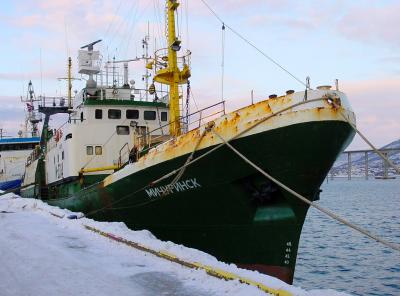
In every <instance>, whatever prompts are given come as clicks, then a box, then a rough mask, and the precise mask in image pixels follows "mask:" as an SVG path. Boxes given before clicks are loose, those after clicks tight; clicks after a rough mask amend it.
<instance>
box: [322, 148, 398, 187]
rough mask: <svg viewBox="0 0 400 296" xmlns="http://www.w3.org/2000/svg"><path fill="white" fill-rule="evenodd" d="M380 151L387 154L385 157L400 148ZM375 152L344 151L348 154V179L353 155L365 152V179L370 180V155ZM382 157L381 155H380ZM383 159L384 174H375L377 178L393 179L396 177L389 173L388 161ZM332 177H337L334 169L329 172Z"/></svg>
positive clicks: (350, 175) (350, 174)
mask: <svg viewBox="0 0 400 296" xmlns="http://www.w3.org/2000/svg"><path fill="white" fill-rule="evenodd" d="M379 151H380V152H381V153H382V154H383V155H385V157H389V156H390V154H393V153H397V152H400V148H387V149H379ZM371 153H372V154H375V155H376V152H375V151H374V150H351V151H344V152H343V154H347V179H348V180H351V177H352V155H354V154H364V176H365V179H367V180H368V178H369V177H370V176H369V174H368V172H369V158H370V155H371ZM379 157H380V156H379ZM381 161H382V167H383V169H382V170H383V172H382V176H374V177H375V178H377V179H393V178H395V177H394V176H390V175H389V174H388V173H389V165H388V163H387V162H386V161H384V160H383V159H381ZM328 176H330V177H331V178H334V177H335V174H334V172H333V170H331V171H330V172H329V175H328Z"/></svg>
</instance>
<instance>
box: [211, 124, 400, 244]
mask: <svg viewBox="0 0 400 296" xmlns="http://www.w3.org/2000/svg"><path fill="white" fill-rule="evenodd" d="M212 132H213V133H214V134H215V135H216V136H217V137H218V138H219V139H220V140H221V141H222V142H223V143H224V144H225V145H227V146H228V147H229V148H230V149H231V150H232V151H233V152H235V153H236V154H237V155H238V156H239V157H240V158H241V159H243V160H244V161H245V162H246V163H247V164H249V165H250V166H252V167H253V168H254V169H256V170H257V171H258V172H260V173H261V174H262V175H264V177H266V178H268V179H269V180H271V181H272V182H274V183H275V184H277V185H279V186H280V187H281V188H283V189H284V190H286V191H287V192H289V193H291V194H292V195H294V196H295V197H297V198H298V199H300V200H301V201H302V202H304V203H306V204H308V205H309V206H311V207H313V208H316V209H317V210H319V211H320V212H322V213H324V214H325V215H327V216H329V217H331V218H332V219H334V220H336V221H338V222H340V223H342V224H344V225H346V226H348V227H350V228H352V229H354V230H356V231H358V232H360V233H362V234H364V235H365V236H367V237H369V238H372V239H373V240H375V241H377V242H380V243H381V244H383V245H385V246H387V247H389V248H391V249H393V250H395V251H400V245H398V244H395V243H392V242H389V241H386V240H385V239H383V238H381V237H379V236H376V235H374V234H372V233H370V232H369V231H367V230H365V229H363V228H362V227H360V226H358V225H356V224H353V223H351V222H349V221H347V220H345V219H344V218H342V217H340V216H338V215H336V214H335V213H333V212H332V211H330V210H328V209H326V208H324V207H322V206H320V205H319V204H316V203H314V202H312V201H310V200H309V199H307V198H306V197H304V196H303V195H301V194H299V193H297V192H296V191H294V190H293V189H291V188H290V187H288V186H286V185H285V184H283V183H282V182H280V181H279V180H277V179H275V178H274V177H272V176H271V175H270V174H268V173H267V172H265V171H264V170H263V169H262V168H260V167H259V166H257V165H256V164H255V163H254V162H252V161H251V160H250V159H248V158H247V157H246V156H244V155H243V154H242V153H240V152H239V151H238V150H237V149H236V148H235V147H233V146H232V145H231V144H230V143H229V141H226V140H225V139H224V138H223V137H222V136H221V135H220V134H219V133H217V132H216V131H215V130H214V129H212Z"/></svg>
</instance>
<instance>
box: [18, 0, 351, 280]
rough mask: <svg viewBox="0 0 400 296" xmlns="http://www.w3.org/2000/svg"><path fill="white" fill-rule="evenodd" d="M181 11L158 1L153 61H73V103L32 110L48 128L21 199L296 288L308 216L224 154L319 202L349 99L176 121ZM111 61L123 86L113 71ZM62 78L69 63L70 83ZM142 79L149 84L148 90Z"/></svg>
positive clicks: (304, 94) (184, 72)
mask: <svg viewBox="0 0 400 296" xmlns="http://www.w3.org/2000/svg"><path fill="white" fill-rule="evenodd" d="M178 6H179V3H178V1H176V0H167V1H166V14H167V31H168V34H167V44H168V47H167V48H164V49H160V50H157V51H156V52H155V53H154V56H153V57H149V56H148V55H143V56H142V57H141V58H134V59H131V60H129V61H128V60H126V61H116V60H115V59H114V60H113V61H108V62H107V63H106V64H105V68H106V69H105V73H104V71H102V70H101V69H100V62H99V57H100V53H99V51H97V50H95V48H94V47H95V45H96V44H97V43H98V42H100V40H98V41H96V42H92V43H90V44H88V45H86V46H83V47H82V48H81V49H80V50H79V53H78V63H79V73H81V74H83V75H87V76H88V79H87V83H86V87H85V88H84V89H82V91H81V92H79V93H78V94H76V95H75V97H74V99H73V100H72V98H71V85H70V83H69V96H68V104H67V105H66V106H59V104H53V105H50V106H48V105H45V104H44V103H42V105H41V106H39V111H40V112H42V113H43V114H44V117H45V118H44V123H43V130H42V135H41V140H40V151H39V153H35V155H32V157H31V160H30V161H29V162H28V164H27V166H26V172H25V176H24V180H23V189H22V190H21V191H22V196H24V197H32V198H39V199H42V200H43V201H45V202H47V203H48V204H50V205H53V206H58V207H61V208H67V209H70V210H72V211H76V212H83V213H85V215H86V216H87V217H90V218H93V219H96V220H101V221H120V222H124V223H125V224H126V225H127V226H128V227H130V228H131V229H134V230H141V229H147V230H149V231H151V232H152V233H153V234H154V235H155V236H156V237H157V238H159V239H162V240H169V241H173V242H174V243H178V244H183V245H185V246H188V247H193V248H196V249H199V250H202V251H205V252H207V253H209V254H211V255H213V256H215V257H216V258H218V259H219V260H222V261H225V262H229V263H234V264H236V265H237V266H239V267H242V268H246V269H251V270H258V271H259V272H262V273H265V274H269V275H272V276H275V277H277V278H279V279H281V280H283V281H285V282H287V283H292V281H293V275H294V271H295V265H296V257H297V252H298V246H299V239H300V235H301V230H302V226H303V223H304V220H305V217H306V214H307V210H308V208H309V206H308V205H307V204H305V203H304V202H302V201H300V200H299V199H297V198H296V197H295V196H294V195H292V194H291V193H289V192H288V191H285V190H284V189H282V188H281V187H280V186H278V185H277V184H276V183H274V182H273V181H271V180H269V179H266V178H265V177H264V176H263V175H262V174H260V173H259V172H258V171H256V170H255V169H254V168H253V167H251V166H249V165H248V164H247V163H246V162H244V161H243V160H242V159H241V158H240V157H239V156H238V155H237V154H236V153H234V151H232V149H230V148H229V147H228V146H227V145H226V143H227V142H228V143H229V144H230V145H232V146H233V147H234V148H235V149H236V150H237V151H240V153H241V154H242V155H245V156H246V157H247V158H248V159H249V160H250V161H252V162H253V163H255V164H256V165H257V166H258V167H259V168H261V169H262V170H264V171H266V172H268V174H270V175H272V176H273V177H274V178H275V179H277V180H279V181H280V182H282V183H283V184H285V185H287V186H288V187H289V188H291V189H293V190H295V191H296V192H298V193H300V194H301V195H303V196H305V197H307V198H308V199H309V200H310V201H315V200H318V199H319V193H320V186H321V184H322V183H323V181H324V179H325V177H326V176H327V173H328V172H329V170H330V168H331V167H332V165H333V163H334V162H335V160H336V158H337V157H338V155H339V154H340V153H341V152H342V151H344V149H345V148H346V147H347V146H348V144H349V143H350V142H351V141H352V139H353V137H354V130H353V128H352V127H351V124H355V115H354V112H353V110H352V108H351V106H350V104H349V101H348V99H347V97H346V95H345V94H344V93H343V92H341V91H340V90H339V89H338V87H336V88H335V89H332V87H330V86H321V87H318V88H317V89H311V88H310V87H307V88H306V89H305V90H302V91H297V92H295V91H293V90H288V91H287V92H286V93H285V94H284V95H282V96H277V95H271V96H269V97H267V98H265V99H264V100H262V101H260V102H257V103H252V104H251V105H248V106H246V107H244V108H241V109H239V110H236V111H233V112H226V110H225V104H224V102H223V101H221V102H217V103H216V104H214V105H212V106H209V107H207V108H204V109H202V110H198V111H196V112H193V113H188V112H184V111H185V102H184V99H183V94H182V91H183V90H184V88H183V86H186V88H187V89H188V86H189V78H190V77H191V67H190V57H191V54H190V52H189V51H187V52H184V53H181V40H179V39H178V38H177V36H176V33H175V13H176V10H177V7H178ZM147 41H148V38H145V39H144V40H143V48H147ZM143 60H144V63H143V64H144V65H145V70H146V75H144V77H145V78H146V79H145V81H146V87H145V88H144V89H139V88H137V87H136V85H135V82H134V81H129V79H128V66H127V63H128V62H143ZM118 62H121V64H122V65H123V73H124V74H123V75H122V77H121V79H119V78H117V77H119V76H118V75H117V74H116V73H115V71H114V70H115V68H116V66H117V65H118ZM70 69H71V68H70V63H69V72H68V73H69V74H68V75H69V76H68V77H70V76H71V74H70V72H71V70H70ZM110 69H111V70H112V71H111V73H110ZM148 71H150V72H152V73H154V75H153V77H152V78H153V82H151V83H147V82H148V81H147V78H148V77H149V76H150V75H149V72H148ZM99 77H100V78H99ZM95 78H97V79H95ZM99 80H100V81H99ZM70 81H71V80H69V82H70ZM118 81H120V83H118ZM162 86H164V88H162ZM165 86H166V87H165ZM72 101H73V102H72ZM59 113H64V114H68V116H69V119H68V121H67V122H66V123H65V124H64V125H62V126H61V127H60V128H58V129H55V130H54V129H51V128H50V127H49V119H50V117H51V116H53V115H55V114H59ZM349 123H351V124H349Z"/></svg>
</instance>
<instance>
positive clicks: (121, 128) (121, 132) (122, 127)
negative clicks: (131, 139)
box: [117, 125, 129, 135]
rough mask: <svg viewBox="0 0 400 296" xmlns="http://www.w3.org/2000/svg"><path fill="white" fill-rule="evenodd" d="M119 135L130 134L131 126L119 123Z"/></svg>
mask: <svg viewBox="0 0 400 296" xmlns="http://www.w3.org/2000/svg"><path fill="white" fill-rule="evenodd" d="M117 134H118V135H129V126H127V125H117Z"/></svg>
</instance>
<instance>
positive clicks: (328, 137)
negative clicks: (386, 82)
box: [46, 121, 354, 283]
mask: <svg viewBox="0 0 400 296" xmlns="http://www.w3.org/2000/svg"><path fill="white" fill-rule="evenodd" d="M353 136H354V132H353V130H352V128H351V127H350V126H349V125H348V124H347V123H344V122H341V121H321V122H308V123H301V124H295V125H290V126H287V127H282V128H278V129H274V130H270V131H266V132H263V133H259V134H255V135H251V136H247V137H245V138H240V139H237V140H234V141H232V142H231V143H232V144H233V145H234V146H235V147H236V148H237V149H238V150H239V151H240V152H242V153H243V154H244V155H246V156H247V157H249V159H250V160H252V161H254V162H255V163H256V164H257V165H259V166H260V167H261V168H263V169H265V170H266V171H267V172H269V173H270V174H271V175H272V176H274V177H275V178H276V179H278V180H280V181H281V182H282V183H284V184H286V185H288V186H289V187H290V188H292V189H294V190H295V191H297V192H299V193H300V194H302V195H305V196H307V197H308V198H309V199H310V200H316V199H318V195H319V188H320V185H321V184H322V182H323V180H324V179H325V177H326V175H327V173H328V171H329V169H330V168H331V166H332V165H333V163H334V161H335V160H336V157H337V156H338V154H339V153H341V152H342V151H343V150H344V148H345V147H346V146H347V145H348V144H349V143H350V141H351V140H352V138H353ZM211 148H212V147H211ZM211 148H209V149H211ZM207 150H208V149H204V150H200V151H198V152H196V154H195V157H198V156H200V155H201V154H203V153H205V152H206V151H207ZM187 157H188V155H184V156H182V157H179V158H175V159H173V160H169V161H165V162H163V163H160V164H158V165H155V166H152V167H149V168H147V169H145V170H142V171H139V172H137V173H134V174H132V175H129V176H127V177H124V178H122V179H121V180H119V181H117V182H114V183H112V184H110V185H108V186H106V187H104V186H103V183H98V184H95V185H93V186H90V187H88V188H86V189H83V190H81V191H74V192H75V193H73V194H72V195H70V196H69V197H67V198H63V199H60V198H57V199H49V200H46V202H48V203H49V204H51V205H55V206H59V207H62V208H68V209H71V210H73V211H80V212H84V213H89V216H90V217H92V218H94V219H98V220H105V221H123V222H125V223H126V224H127V225H128V226H129V227H130V228H132V229H148V230H150V231H151V232H152V233H153V234H154V235H156V236H157V237H158V238H159V239H162V240H170V241H173V242H175V243H178V244H183V245H185V246H189V247H193V248H197V249H200V250H203V251H205V252H207V253H209V254H212V255H214V256H216V257H217V258H218V259H220V260H222V261H225V262H231V263H235V264H237V265H238V266H241V267H244V268H248V269H256V270H259V271H261V272H264V273H267V274H270V275H273V276H276V277H278V278H280V279H282V280H284V281H286V282H288V283H291V282H292V280H293V274H294V269H295V263H296V256H297V249H298V242H299V238H300V234H301V229H302V226H303V223H304V219H305V216H306V213H307V210H308V206H307V205H305V204H304V203H302V202H300V201H299V200H298V199H296V198H295V197H294V196H292V195H291V194H288V193H287V192H284V191H283V190H281V189H280V188H278V187H277V186H276V185H275V184H272V183H271V182H269V181H268V180H266V179H265V178H264V177H262V176H261V175H260V174H259V173H257V172H256V171H255V170H254V169H253V168H252V167H250V166H249V165H248V164H246V163H245V162H243V160H241V159H240V158H239V157H238V156H237V155H236V154H234V153H233V152H232V151H231V150H229V148H228V147H226V146H223V147H222V148H220V149H218V150H216V151H214V152H212V153H211V154H209V155H208V156H206V157H204V158H203V159H201V160H199V161H197V162H196V163H195V164H193V165H191V166H189V167H188V168H187V169H186V171H185V173H184V174H183V176H182V177H181V179H180V181H179V182H178V183H177V184H176V185H175V186H174V188H173V190H172V193H170V194H168V195H166V196H164V195H163V194H162V191H163V190H164V189H165V187H163V186H165V185H168V184H170V182H171V181H172V179H173V177H172V178H170V179H168V180H165V181H164V182H163V183H162V184H157V185H156V186H155V187H153V188H146V190H141V188H143V186H145V185H146V184H149V183H150V182H152V181H154V180H156V179H158V178H160V177H161V176H163V175H165V174H167V173H169V172H170V171H172V170H173V169H176V168H179V167H180V166H182V165H183V164H184V163H185V161H186V159H187ZM76 182H77V181H75V182H71V183H70V184H64V185H63V186H64V187H65V186H67V187H68V186H76ZM74 184H75V185H74ZM53 191H54V190H53ZM50 196H51V195H50ZM58 196H60V195H58ZM99 209H100V211H99ZM93 211H95V212H94V213H93V214H90V213H91V212H93Z"/></svg>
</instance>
